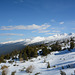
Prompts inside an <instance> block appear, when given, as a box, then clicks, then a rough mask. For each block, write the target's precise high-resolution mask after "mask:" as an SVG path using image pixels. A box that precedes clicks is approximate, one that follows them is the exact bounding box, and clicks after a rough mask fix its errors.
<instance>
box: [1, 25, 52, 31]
mask: <svg viewBox="0 0 75 75" xmlns="http://www.w3.org/2000/svg"><path fill="white" fill-rule="evenodd" d="M50 26H51V25H48V24H43V25H36V24H32V25H27V26H25V25H17V26H2V27H1V28H0V30H33V29H37V30H43V29H47V28H48V27H50Z"/></svg>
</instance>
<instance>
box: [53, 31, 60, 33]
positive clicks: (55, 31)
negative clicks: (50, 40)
mask: <svg viewBox="0 0 75 75" xmlns="http://www.w3.org/2000/svg"><path fill="white" fill-rule="evenodd" d="M52 32H55V33H58V32H60V31H55V30H53V31H52Z"/></svg>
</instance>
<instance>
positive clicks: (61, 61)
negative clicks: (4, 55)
mask: <svg viewBox="0 0 75 75" xmlns="http://www.w3.org/2000/svg"><path fill="white" fill-rule="evenodd" d="M44 60H45V62H44ZM47 62H49V63H50V68H47ZM14 64H16V66H14ZM2 65H7V66H9V68H8V70H9V72H8V75H11V72H13V71H16V74H15V75H29V73H27V72H26V68H27V67H28V66H30V65H33V66H34V69H33V72H32V73H30V75H34V74H36V73H40V74H38V75H60V70H62V71H64V72H65V73H66V75H71V73H74V70H75V49H73V50H71V52H69V51H68V50H65V51H59V52H58V51H56V52H52V53H51V54H48V55H47V56H43V57H41V56H38V57H37V58H32V59H30V60H28V61H25V62H19V61H16V63H15V62H14V63H12V64H10V63H8V62H7V63H1V64H0V68H1V66H2ZM17 65H18V66H17ZM68 66H70V67H68ZM23 68H24V69H23ZM20 70H21V71H20ZM0 75H1V70H0Z"/></svg>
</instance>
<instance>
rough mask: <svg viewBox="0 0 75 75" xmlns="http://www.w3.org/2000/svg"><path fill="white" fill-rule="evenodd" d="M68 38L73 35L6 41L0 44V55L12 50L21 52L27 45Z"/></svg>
mask: <svg viewBox="0 0 75 75" xmlns="http://www.w3.org/2000/svg"><path fill="white" fill-rule="evenodd" d="M70 37H75V33H69V34H66V33H64V34H56V35H53V36H49V37H34V38H33V39H21V40H16V41H8V42H3V43H0V55H1V54H6V53H9V52H12V51H13V50H21V49H23V48H24V47H25V46H26V45H29V44H42V43H48V42H50V41H56V40H62V39H69V38H70Z"/></svg>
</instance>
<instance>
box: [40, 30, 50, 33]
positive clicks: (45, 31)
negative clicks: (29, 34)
mask: <svg viewBox="0 0 75 75" xmlns="http://www.w3.org/2000/svg"><path fill="white" fill-rule="evenodd" d="M49 31H50V30H41V31H39V33H47V32H49Z"/></svg>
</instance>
